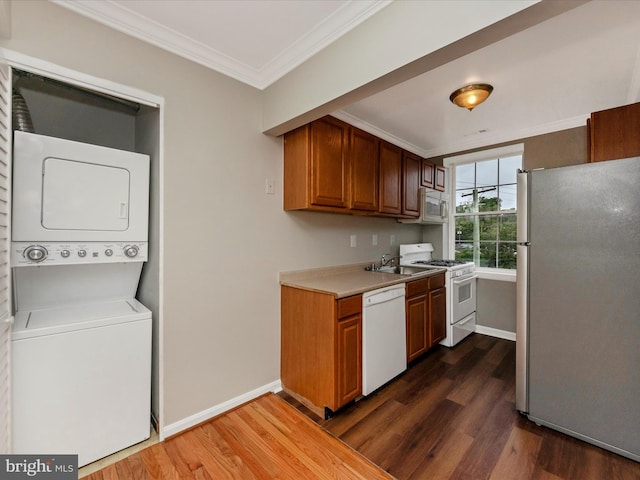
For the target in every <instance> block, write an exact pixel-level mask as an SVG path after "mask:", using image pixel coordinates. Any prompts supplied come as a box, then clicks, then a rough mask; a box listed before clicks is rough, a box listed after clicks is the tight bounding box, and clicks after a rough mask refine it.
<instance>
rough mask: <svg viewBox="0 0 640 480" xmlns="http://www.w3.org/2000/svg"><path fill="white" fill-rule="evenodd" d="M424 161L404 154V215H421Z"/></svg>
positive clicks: (409, 153) (409, 154) (412, 155)
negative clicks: (421, 185) (421, 181)
mask: <svg viewBox="0 0 640 480" xmlns="http://www.w3.org/2000/svg"><path fill="white" fill-rule="evenodd" d="M421 161H422V159H421V158H420V157H419V156H417V155H415V154H413V153H411V152H406V151H405V152H403V154H402V170H403V172H402V214H403V215H407V216H409V217H416V218H417V217H418V216H419V215H420V170H421Z"/></svg>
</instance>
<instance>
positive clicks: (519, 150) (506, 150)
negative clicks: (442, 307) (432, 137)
mask: <svg viewBox="0 0 640 480" xmlns="http://www.w3.org/2000/svg"><path fill="white" fill-rule="evenodd" d="M516 155H522V156H524V143H516V144H513V145H507V146H504V147H498V148H491V149H487V150H479V151H477V152H471V153H465V154H463V155H455V156H451V157H445V158H443V160H442V163H443V165H444V166H445V167H448V168H449V177H450V179H449V182H450V183H449V185H450V186H451V187H450V191H451V195H452V198H451V203H452V205H453V203H454V202H455V198H454V197H453V195H455V186H456V168H455V167H457V166H458V165H465V164H468V163H476V162H482V161H485V160H493V159H495V158H506V157H513V156H516ZM455 233H456V221H455V208H450V209H449V235H448V236H449V242H448V245H447V248H448V257H449V258H453V256H454V254H455V239H456V236H455ZM476 273H477V274H478V277H479V278H483V279H487V280H499V281H504V282H515V281H516V271H515V269H514V270H511V269H506V268H486V267H476Z"/></svg>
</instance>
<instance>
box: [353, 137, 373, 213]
mask: <svg viewBox="0 0 640 480" xmlns="http://www.w3.org/2000/svg"><path fill="white" fill-rule="evenodd" d="M379 145H380V140H379V139H378V137H376V136H374V135H371V134H370V133H367V132H364V131H362V130H360V129H357V128H353V127H352V128H351V135H350V141H349V157H350V162H349V163H350V165H351V175H350V177H351V205H350V206H351V209H352V210H363V211H369V212H377V211H378V169H379V163H380V162H379V159H380V150H379Z"/></svg>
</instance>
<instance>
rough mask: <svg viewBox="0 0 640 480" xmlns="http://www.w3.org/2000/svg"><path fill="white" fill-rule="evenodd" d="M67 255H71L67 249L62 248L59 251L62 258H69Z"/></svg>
mask: <svg viewBox="0 0 640 480" xmlns="http://www.w3.org/2000/svg"><path fill="white" fill-rule="evenodd" d="M69 255H71V252H70V251H69V250H62V251H61V252H60V256H61V257H62V258H69Z"/></svg>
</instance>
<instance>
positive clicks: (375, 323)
mask: <svg viewBox="0 0 640 480" xmlns="http://www.w3.org/2000/svg"><path fill="white" fill-rule="evenodd" d="M406 369H407V333H406V319H405V287H404V284H402V285H392V286H390V287H385V288H381V289H379V290H372V291H370V292H366V293H364V294H363V295H362V394H363V395H369V394H370V393H371V392H373V391H374V390H376V389H377V388H379V387H381V386H382V385H384V384H385V383H387V382H388V381H389V380H391V379H392V378H394V377H396V376H397V375H399V374H400V373H402V372H404V371H405V370H406Z"/></svg>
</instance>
